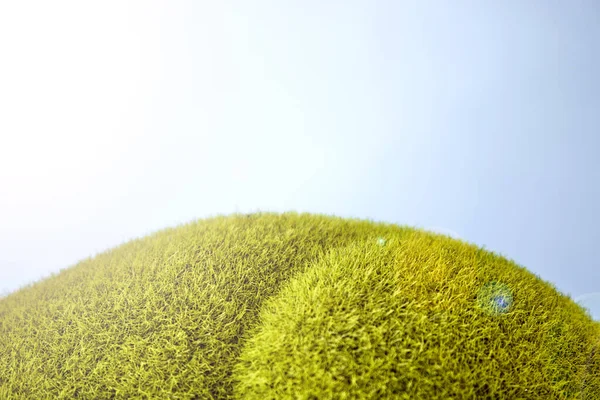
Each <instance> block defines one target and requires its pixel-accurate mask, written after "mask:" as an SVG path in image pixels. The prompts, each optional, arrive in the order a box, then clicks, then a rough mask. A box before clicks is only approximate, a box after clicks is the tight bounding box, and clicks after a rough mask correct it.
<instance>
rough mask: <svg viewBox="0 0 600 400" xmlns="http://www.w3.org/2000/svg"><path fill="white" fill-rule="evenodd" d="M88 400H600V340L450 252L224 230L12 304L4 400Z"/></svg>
mask: <svg viewBox="0 0 600 400" xmlns="http://www.w3.org/2000/svg"><path fill="white" fill-rule="evenodd" d="M565 267H567V266H565ZM76 398H80V399H125V398H140V399H141V398H147V399H235V398H237V399H383V398H399V399H451V398H453V399H486V398H489V399H517V398H522V399H563V398H565V399H566V398H573V399H600V324H599V323H598V322H594V321H593V320H592V319H591V317H590V315H589V314H588V313H587V311H586V310H584V309H583V308H582V307H580V306H579V305H577V304H576V303H575V302H573V301H572V300H571V298H570V297H569V296H566V295H563V294H561V293H560V292H559V291H557V290H556V288H555V287H554V286H552V285H551V284H549V283H547V282H545V281H544V280H542V279H541V278H540V277H538V276H537V275H535V274H533V273H531V272H529V271H528V270H527V269H525V268H524V267H522V266H520V265H517V264H516V263H515V262H513V261H512V260H510V259H507V258H505V257H504V256H502V255H499V254H496V253H493V252H490V251H487V250H485V249H482V248H480V247H477V246H475V245H473V244H470V243H465V242H463V241H458V240H456V239H452V238H450V237H448V236H444V235H438V234H432V233H429V232H425V231H423V230H420V229H415V228H411V227H408V226H398V225H393V224H388V223H383V222H374V221H371V220H359V219H344V218H340V217H335V216H328V215H316V214H308V213H302V214H300V213H296V212H288V213H282V214H279V213H270V212H258V213H254V214H249V215H242V214H234V215H229V216H225V215H217V216H213V217H210V218H207V219H203V220H199V221H196V222H193V223H189V224H186V225H182V226H179V227H176V228H170V229H165V230H163V231H160V232H157V233H155V234H152V235H150V236H147V237H144V238H140V239H136V240H132V241H130V242H128V243H125V244H123V245H121V246H119V247H117V248H114V249H112V250H110V251H106V252H104V253H102V254H99V255H96V256H95V257H93V258H89V259H86V260H83V261H81V262H80V263H78V264H77V265H75V266H72V267H70V268H66V269H63V270H62V271H60V273H57V274H53V275H52V276H51V277H48V278H46V279H44V280H41V281H39V282H36V283H34V284H30V285H28V286H25V287H23V288H21V289H20V290H18V291H16V292H14V293H12V294H10V295H8V296H7V297H5V298H3V299H1V300H0V399H76Z"/></svg>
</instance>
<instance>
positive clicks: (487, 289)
mask: <svg viewBox="0 0 600 400" xmlns="http://www.w3.org/2000/svg"><path fill="white" fill-rule="evenodd" d="M512 302H513V296H512V292H511V290H510V288H509V287H508V286H507V285H505V284H503V283H500V282H488V283H486V284H485V285H484V286H483V287H482V288H481V289H480V290H479V293H478V294H477V305H478V306H479V307H480V308H481V309H482V310H484V311H485V312H486V313H488V314H489V315H500V314H505V313H507V312H508V311H509V310H510V307H511V305H512Z"/></svg>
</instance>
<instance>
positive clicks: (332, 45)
mask: <svg viewBox="0 0 600 400" xmlns="http://www.w3.org/2000/svg"><path fill="white" fill-rule="evenodd" d="M598 4H599V3H598V2H597V1H594V0H589V1H578V0H574V1H533V0H532V1H501V2H500V1H452V2H448V1H441V0H440V1H423V0H418V1H416V0H415V1H373V0H365V1H307V0H302V1H252V2H248V1H239V2H233V1H202V2H198V1H191V0H190V1H171V0H170V1H163V2H158V1H138V2H127V1H124V0H116V1H103V2H94V3H92V2H80V1H75V0H73V1H56V2H44V1H37V2H35V1H34V2H31V1H25V0H24V1H19V2H3V3H2V4H1V5H0V54H2V62H1V63H0V290H2V291H4V292H9V291H13V290H16V289H18V288H19V287H22V286H23V285H25V284H27V283H29V282H32V281H35V280H38V279H41V278H43V277H45V276H48V275H49V274H50V273H51V272H56V271H59V270H60V269H62V268H65V267H68V266H70V265H73V264H75V263H76V262H77V261H78V260H81V259H83V258H86V257H88V256H90V255H94V254H96V253H97V252H100V251H103V250H105V249H108V248H111V247H113V246H115V245H118V244H120V243H122V242H124V241H126V240H129V239H131V238H133V237H138V236H143V235H146V234H148V233H150V232H153V231H155V230H158V229H161V228H164V227H167V226H173V225H176V224H179V223H182V222H188V221H190V220H192V219H195V218H202V217H206V216H211V215H216V214H220V213H221V214H225V213H230V212H233V211H235V210H238V211H244V212H245V211H254V210H257V209H261V210H270V211H278V212H283V211H287V210H296V211H310V212H318V213H327V214H335V215H339V216H345V217H359V218H365V219H366V218H369V219H373V220H379V221H387V222H394V223H398V224H410V225H416V226H420V227H424V228H431V229H437V230H442V231H446V232H452V234H454V235H455V236H458V237H460V238H463V239H465V240H468V241H470V242H474V243H476V244H479V245H485V246H486V248H488V249H490V250H493V251H496V252H498V253H501V254H504V255H506V256H507V257H509V258H511V259H513V260H515V261H516V262H517V263H519V264H521V265H524V266H526V267H527V268H528V269H530V270H531V271H533V272H534V273H536V274H538V275H540V276H541V277H542V278H543V279H545V280H547V281H549V282H551V283H553V284H554V285H555V286H556V287H557V288H558V289H560V290H561V291H563V292H564V293H567V294H570V295H571V296H572V297H573V298H578V299H579V300H581V301H583V302H586V304H588V306H589V307H590V309H592V311H593V312H594V313H595V317H596V318H600V300H599V299H600V296H599V294H598V293H599V292H600V265H599V263H598V257H597V255H596V247H597V244H598V243H599V242H600V234H599V233H598V225H599V222H600V211H599V208H598V205H599V204H600V193H599V183H600V161H599V152H600V129H599V128H600V100H599V90H600V78H599V74H598V71H600V60H599V55H600V24H599V23H598V21H599V20H600V6H599V5H598Z"/></svg>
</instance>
